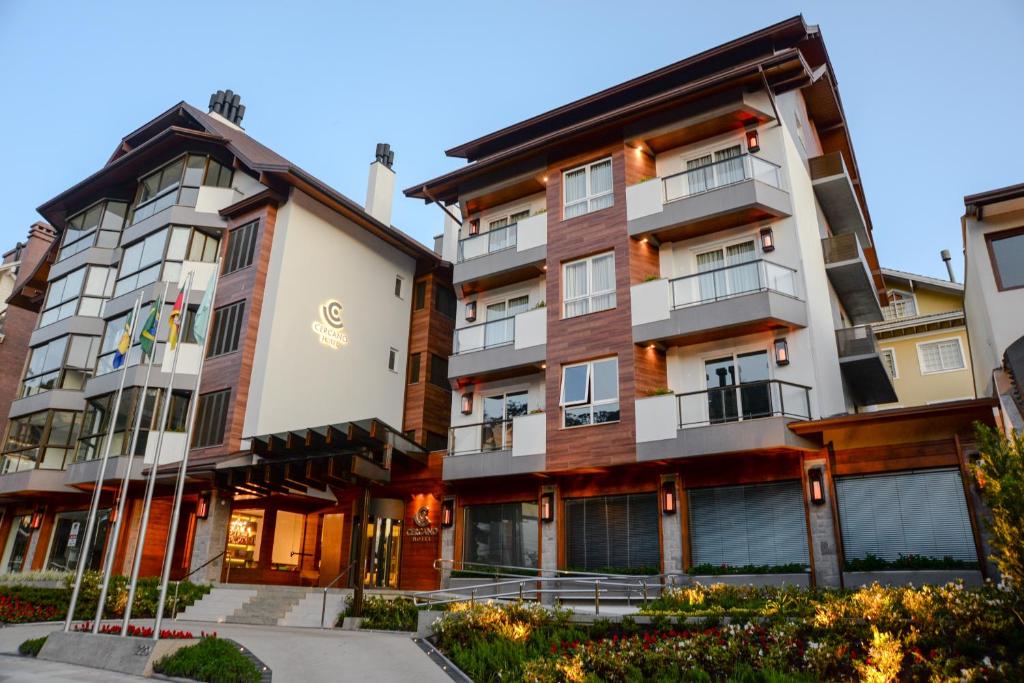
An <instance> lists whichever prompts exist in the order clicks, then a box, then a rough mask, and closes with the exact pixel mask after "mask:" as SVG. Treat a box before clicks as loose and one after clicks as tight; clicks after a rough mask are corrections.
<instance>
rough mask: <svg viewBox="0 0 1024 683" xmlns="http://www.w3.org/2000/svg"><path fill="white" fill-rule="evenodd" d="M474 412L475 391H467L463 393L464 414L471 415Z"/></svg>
mask: <svg viewBox="0 0 1024 683" xmlns="http://www.w3.org/2000/svg"><path fill="white" fill-rule="evenodd" d="M472 412H473V392H472V391H467V392H466V393H464V394H463V395H462V414H463V415H470V414H471V413H472Z"/></svg>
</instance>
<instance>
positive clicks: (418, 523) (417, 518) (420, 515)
mask: <svg viewBox="0 0 1024 683" xmlns="http://www.w3.org/2000/svg"><path fill="white" fill-rule="evenodd" d="M412 521H413V524H415V526H411V527H409V528H407V529H406V530H405V535H406V536H408V537H409V540H410V541H412V542H413V543H424V542H427V541H432V540H434V538H436V537H437V533H438V532H437V527H436V526H430V508H428V507H427V506H425V505H424V506H423V507H421V508H420V509H419V510H418V511H417V512H416V514H415V515H414V516H413V518H412Z"/></svg>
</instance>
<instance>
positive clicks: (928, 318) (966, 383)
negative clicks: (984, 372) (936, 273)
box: [872, 268, 974, 410]
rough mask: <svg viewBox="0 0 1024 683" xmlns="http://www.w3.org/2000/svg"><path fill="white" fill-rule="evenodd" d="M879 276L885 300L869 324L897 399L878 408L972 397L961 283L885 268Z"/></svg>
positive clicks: (972, 389) (972, 387) (969, 359)
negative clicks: (875, 319)
mask: <svg viewBox="0 0 1024 683" xmlns="http://www.w3.org/2000/svg"><path fill="white" fill-rule="evenodd" d="M882 277H883V278H884V280H885V286H886V290H887V291H888V293H889V302H890V303H889V305H888V306H885V307H884V308H883V309H882V313H883V314H884V316H885V320H884V321H883V322H880V323H875V324H874V325H872V328H873V329H874V332H875V336H876V337H877V338H878V347H879V351H880V352H881V354H882V360H883V361H885V364H886V367H887V369H888V370H889V374H890V376H891V377H892V379H893V386H894V387H895V388H896V395H897V397H898V398H899V402H898V403H890V404H886V405H881V406H878V409H881V410H884V409H886V408H898V407H909V406H917V405H925V404H929V403H942V402H945V401H956V400H960V399H965V398H974V379H973V376H972V373H971V354H970V348H969V347H968V343H967V327H966V324H965V319H964V287H963V285H962V284H959V283H956V282H950V281H949V280H940V279H937V278H932V277H927V276H924V275H915V274H913V273H904V272H903V271H899V270H892V269H890V268H883V269H882Z"/></svg>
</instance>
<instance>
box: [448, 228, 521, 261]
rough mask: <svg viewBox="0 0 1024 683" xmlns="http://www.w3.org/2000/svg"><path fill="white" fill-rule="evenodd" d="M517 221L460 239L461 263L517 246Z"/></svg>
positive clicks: (459, 257) (459, 256) (459, 255)
mask: <svg viewBox="0 0 1024 683" xmlns="http://www.w3.org/2000/svg"><path fill="white" fill-rule="evenodd" d="M517 225H518V224H517V223H511V224H509V225H506V226H504V227H501V228H497V229H494V230H488V231H487V232H484V233H480V234H479V235H473V236H472V237H466V238H465V239H461V240H459V254H458V259H459V263H462V262H463V261H469V260H470V259H475V258H479V257H481V256H487V255H488V254H493V253H494V252H496V251H504V250H505V249H511V248H513V247H514V246H516V237H517V230H516V227H517Z"/></svg>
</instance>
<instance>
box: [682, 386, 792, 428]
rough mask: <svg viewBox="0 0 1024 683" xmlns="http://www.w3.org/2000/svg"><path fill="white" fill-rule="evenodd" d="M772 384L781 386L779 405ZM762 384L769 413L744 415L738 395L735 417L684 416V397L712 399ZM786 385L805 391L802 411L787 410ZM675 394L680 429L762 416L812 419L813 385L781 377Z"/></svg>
mask: <svg viewBox="0 0 1024 683" xmlns="http://www.w3.org/2000/svg"><path fill="white" fill-rule="evenodd" d="M772 385H776V386H778V388H779V389H778V397H777V398H778V405H776V395H775V393H773V392H772ZM761 386H763V387H766V388H767V389H768V407H769V410H768V412H767V413H764V414H761V413H759V414H756V415H751V416H747V417H744V416H743V409H742V399H741V398H739V397H738V398H737V399H736V416H735V419H725V420H721V421H717V422H716V421H712V420H711V419H710V415H702V416H701V418H702V419H700V420H691V421H689V422H687V421H686V420H684V418H683V412H684V411H683V399H684V398H686V397H688V396H699V395H702V394H703V395H706V396H708V398H709V399H710V398H711V396H712V395H721V396H724V395H725V394H726V393H727V392H729V391H740V392H742V390H744V389H754V388H756V387H761ZM784 386H786V387H791V388H793V389H795V390H797V391H799V392H802V393H803V405H802V406H797V408H798V409H801V408H802V409H803V410H802V412H799V410H792V409H791V410H788V411H787V410H786V399H785V395H784V393H783V390H782V387H784ZM675 396H676V406H677V408H678V413H679V415H678V418H679V420H678V424H679V428H680V429H682V428H684V427H687V426H692V425H700V424H720V423H727V422H739V421H745V420H756V419H760V418H765V417H776V416H783V417H796V418H801V419H805V420H808V419H810V412H811V387H808V386H805V385H803V384H795V383H793V382H787V381H785V380H781V379H764V380H758V381H756V382H741V383H740V384H728V385H726V386H721V387H709V388H707V389H702V390H699V391H687V392H684V393H677V394H676V395H675ZM740 396H742V393H741V394H740ZM705 407H706V404H705Z"/></svg>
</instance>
